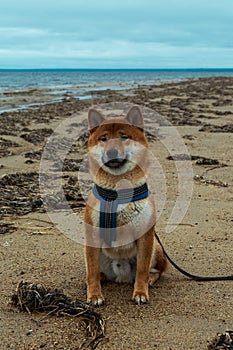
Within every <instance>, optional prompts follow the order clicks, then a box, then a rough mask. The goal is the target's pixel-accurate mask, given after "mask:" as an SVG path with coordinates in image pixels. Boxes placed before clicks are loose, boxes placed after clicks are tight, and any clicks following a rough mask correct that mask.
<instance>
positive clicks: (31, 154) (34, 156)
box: [24, 149, 43, 160]
mask: <svg viewBox="0 0 233 350" xmlns="http://www.w3.org/2000/svg"><path fill="white" fill-rule="evenodd" d="M42 152H43V150H42V149H40V150H39V151H34V152H27V153H25V155H24V156H25V158H29V159H32V160H40V159H41V156H42Z"/></svg>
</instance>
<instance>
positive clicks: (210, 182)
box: [194, 175, 229, 187]
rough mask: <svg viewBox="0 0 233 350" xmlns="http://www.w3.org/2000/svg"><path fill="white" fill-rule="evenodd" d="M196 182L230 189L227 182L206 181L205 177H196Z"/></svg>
mask: <svg viewBox="0 0 233 350" xmlns="http://www.w3.org/2000/svg"><path fill="white" fill-rule="evenodd" d="M194 180H195V181H196V182H199V183H201V184H204V185H207V186H208V185H212V186H217V187H228V186H229V185H228V184H227V183H226V182H223V181H220V180H211V179H205V177H204V176H203V175H195V176H194Z"/></svg>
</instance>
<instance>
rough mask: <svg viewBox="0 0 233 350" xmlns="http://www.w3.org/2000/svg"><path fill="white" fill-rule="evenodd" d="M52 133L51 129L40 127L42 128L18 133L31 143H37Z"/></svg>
mask: <svg viewBox="0 0 233 350" xmlns="http://www.w3.org/2000/svg"><path fill="white" fill-rule="evenodd" d="M52 133H53V129H49V128H42V129H33V130H30V132H29V131H28V132H27V133H26V134H22V135H20V137H22V138H23V139H24V140H26V141H28V142H30V143H33V145H38V144H40V143H42V142H44V141H45V139H46V138H47V137H49V136H50V135H51V134H52Z"/></svg>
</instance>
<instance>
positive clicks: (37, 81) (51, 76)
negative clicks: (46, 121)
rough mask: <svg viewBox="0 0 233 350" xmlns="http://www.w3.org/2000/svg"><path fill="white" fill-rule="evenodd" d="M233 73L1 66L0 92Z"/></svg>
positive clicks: (128, 84) (85, 87)
mask: <svg viewBox="0 0 233 350" xmlns="http://www.w3.org/2000/svg"><path fill="white" fill-rule="evenodd" d="M211 76H233V69H28V70H27V69H25V70H13V69H12V70H11V69H9V70H4V69H0V92H4V91H12V90H17V91H22V90H27V89H34V88H36V89H42V88H48V89H54V92H53V93H54V94H56V89H57V91H58V93H59V91H61V90H62V92H65V91H68V90H69V89H71V88H76V89H78V90H80V92H88V91H91V90H92V89H107V88H111V89H125V88H131V87H137V86H138V85H150V84H159V83H161V82H164V81H179V80H182V79H189V78H199V77H211Z"/></svg>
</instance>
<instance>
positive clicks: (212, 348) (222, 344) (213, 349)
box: [207, 330, 233, 350]
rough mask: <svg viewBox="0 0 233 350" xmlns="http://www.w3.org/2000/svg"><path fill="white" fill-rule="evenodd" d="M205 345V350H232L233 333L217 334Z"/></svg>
mask: <svg viewBox="0 0 233 350" xmlns="http://www.w3.org/2000/svg"><path fill="white" fill-rule="evenodd" d="M207 343H208V345H207V350H233V331H230V330H227V331H226V332H225V333H218V334H217V335H216V337H215V338H214V339H213V340H211V341H207Z"/></svg>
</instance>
